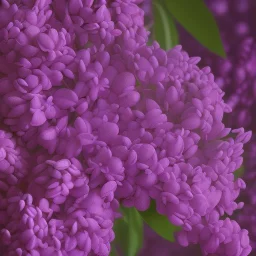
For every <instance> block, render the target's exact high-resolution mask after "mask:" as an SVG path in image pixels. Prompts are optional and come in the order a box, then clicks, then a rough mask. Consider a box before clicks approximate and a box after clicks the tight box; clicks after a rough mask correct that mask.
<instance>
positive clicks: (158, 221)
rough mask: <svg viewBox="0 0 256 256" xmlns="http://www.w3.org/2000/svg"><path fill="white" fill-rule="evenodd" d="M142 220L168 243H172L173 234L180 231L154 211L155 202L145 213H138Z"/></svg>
mask: <svg viewBox="0 0 256 256" xmlns="http://www.w3.org/2000/svg"><path fill="white" fill-rule="evenodd" d="M139 213H140V215H141V217H142V218H143V220H144V221H145V222H146V223H147V224H148V225H149V226H150V227H151V228H152V229H153V230H154V231H155V232H156V233H157V234H158V235H160V236H162V237H163V238H165V239H166V240H168V241H171V242H173V241H174V232H175V231H178V230H180V228H179V227H176V226H174V225H172V224H171V223H170V221H169V220H168V219H167V217H165V216H163V215H160V214H159V213H158V212H157V211H156V205H155V202H153V201H152V202H151V205H150V208H149V209H148V210H147V211H144V212H139Z"/></svg>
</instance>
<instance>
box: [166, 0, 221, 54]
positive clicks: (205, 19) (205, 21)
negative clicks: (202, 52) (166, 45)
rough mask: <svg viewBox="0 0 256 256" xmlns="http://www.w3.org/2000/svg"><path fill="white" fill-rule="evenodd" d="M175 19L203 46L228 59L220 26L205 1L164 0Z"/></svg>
mask: <svg viewBox="0 0 256 256" xmlns="http://www.w3.org/2000/svg"><path fill="white" fill-rule="evenodd" d="M163 1H164V4H165V6H166V7H167V8H168V10H169V11H170V13H171V14H172V15H173V17H174V18H175V19H176V20H177V21H178V22H179V23H180V24H181V25H182V26H183V27H184V28H185V29H186V30H187V31H188V32H189V33H190V34H191V35H192V36H194V37H195V39H197V40H198V41H199V42H200V43H201V44H202V45H203V46H205V47H206V48H208V49H209V50H210V51H212V52H214V53H216V54H217V55H219V56H221V57H226V54H225V51H224V48H223V44H222V41H221V37H220V33H219V29H218V26H217V24H216V22H215V19H214V17H213V15H212V14H211V12H210V11H209V9H208V8H207V7H206V5H205V4H204V1H203V0H189V1H188V0H163Z"/></svg>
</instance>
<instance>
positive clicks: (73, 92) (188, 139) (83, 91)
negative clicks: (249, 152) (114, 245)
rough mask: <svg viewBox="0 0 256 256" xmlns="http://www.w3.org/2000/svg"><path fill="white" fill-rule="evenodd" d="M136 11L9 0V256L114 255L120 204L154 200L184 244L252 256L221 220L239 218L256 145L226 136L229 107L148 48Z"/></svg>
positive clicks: (5, 205)
mask: <svg viewBox="0 0 256 256" xmlns="http://www.w3.org/2000/svg"><path fill="white" fill-rule="evenodd" d="M139 2H141V1H136V2H135V1H129V0H116V1H105V0H98V1H97V0H95V1H93V0H69V1H51V0H36V1H33V0H20V1H15V3H14V4H13V3H12V1H6V0H3V1H2V3H1V6H0V17H1V18H0V117H1V123H3V128H2V130H1V133H0V216H1V218H0V250H1V252H3V254H4V255H7V256H8V255H10V256H11V255H18V256H22V255H31V256H39V255H41V256H44V255H45V256H46V255H47V256H48V255H53V256H54V255H56V256H57V255H58V256H60V255H63V256H72V255H74V256H83V255H85V256H86V255H99V256H106V255H109V253H110V250H111V248H110V243H111V242H112V241H113V240H114V236H115V235H114V232H113V223H114V220H115V219H116V218H118V217H120V214H119V212H118V208H119V204H120V203H121V204H122V205H123V206H125V207H136V208H137V209H138V210H139V211H144V210H147V209H148V207H149V205H150V201H151V200H155V201H156V205H157V211H158V212H159V213H160V214H163V215H166V216H167V217H168V219H169V220H170V222H172V223H173V224H174V225H177V226H181V228H182V230H181V231H180V232H179V233H178V234H177V240H178V241H179V243H180V244H181V245H183V246H187V245H188V244H200V246H201V249H202V252H203V255H220V256H224V255H227V256H233V255H240V256H246V255H248V254H249V253H250V251H251V247H250V245H249V237H248V232H247V231H246V230H243V229H241V228H240V227H239V225H238V224H237V223H236V222H235V221H232V220H230V219H229V218H226V219H224V215H232V214H233V212H234V210H236V209H240V208H242V206H243V203H241V202H240V203H236V202H235V200H236V198H237V197H238V195H239V193H240V190H241V189H244V188H245V183H244V181H243V180H242V179H237V180H235V179H234V175H233V172H234V171H235V170H236V169H238V168H239V167H240V166H241V164H242V157H241V154H242V153H243V145H244V144H245V143H246V142H248V141H249V140H250V137H251V133H250V132H244V129H243V128H240V129H236V130H233V131H232V132H233V134H234V136H233V138H231V137H227V136H228V135H229V134H230V132H231V129H229V128H226V127H225V125H224V124H223V122H222V119H223V114H224V113H227V112H230V111H231V110H230V107H228V105H226V104H225V103H224V101H223V99H222V97H223V95H224V93H223V92H222V91H221V89H220V88H219V87H218V85H217V84H216V83H215V82H214V76H213V74H212V73H211V71H210V68H208V67H206V68H203V69H200V68H199V67H198V66H197V63H198V62H199V60H200V58H190V57H189V56H188V54H187V53H186V52H184V51H183V50H182V49H181V47H180V46H177V47H175V48H173V49H172V50H169V51H164V50H162V49H161V48H160V47H159V45H158V43H157V42H155V43H153V45H151V46H147V41H148V35H149V32H147V31H146V30H145V28H144V22H143V18H144V16H143V11H142V10H141V9H140V8H139V7H138V3H139ZM57 3H58V4H57ZM7 131H8V132H10V131H11V132H12V135H11V134H9V133H8V132H7Z"/></svg>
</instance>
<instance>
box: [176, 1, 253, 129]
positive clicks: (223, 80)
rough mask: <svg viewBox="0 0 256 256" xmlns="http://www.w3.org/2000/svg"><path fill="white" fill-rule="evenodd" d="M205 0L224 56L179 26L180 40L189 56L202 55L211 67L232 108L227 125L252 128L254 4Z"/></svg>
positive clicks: (251, 2) (205, 63)
mask: <svg viewBox="0 0 256 256" xmlns="http://www.w3.org/2000/svg"><path fill="white" fill-rule="evenodd" d="M206 3H207V5H208V7H209V8H210V10H211V11H212V13H213V15H214V16H215V18H216V21H217V23H218V26H219V28H220V32H221V37H222V40H223V43H224V46H225V50H226V53H227V59H222V58H220V57H218V56H216V55H214V54H211V53H209V51H208V50H207V49H205V48H203V47H202V46H200V45H199V44H198V43H197V42H196V41H195V39H193V38H192V37H191V36H190V35H189V34H188V33H186V32H185V31H184V30H183V29H182V28H180V42H181V44H182V45H183V47H184V48H185V49H186V50H187V51H188V53H189V54H190V55H192V56H194V55H195V56H198V55H200V56H201V57H202V65H209V66H210V67H211V68H212V70H213V73H214V75H215V76H216V83H217V84H218V85H219V86H220V87H221V88H222V89H223V90H224V91H225V97H224V99H225V100H226V102H227V103H228V104H229V105H230V106H231V107H232V109H233V112H232V114H231V115H230V116H229V117H228V118H227V122H228V124H229V125H230V126H232V127H240V126H243V127H246V128H249V129H251V130H253V131H255V129H256V121H255V120H254V119H253V113H254V112H253V111H254V109H255V97H256V75H255V68H254V67H255V63H256V36H255V35H256V30H255V10H256V3H255V1H253V0H242V1H241V0H235V1H233V0H217V1H214V0H206Z"/></svg>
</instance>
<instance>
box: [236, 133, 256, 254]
mask: <svg viewBox="0 0 256 256" xmlns="http://www.w3.org/2000/svg"><path fill="white" fill-rule="evenodd" d="M253 141H254V143H250V145H249V147H248V154H247V155H246V157H245V172H244V176H243V179H244V180H245V181H246V184H247V188H246V190H244V191H243V192H242V193H241V195H240V199H241V200H243V201H244V207H243V208H242V209H241V210H240V211H239V212H237V213H236V214H235V218H236V220H237V221H238V223H239V224H240V225H241V226H242V227H243V228H246V229H248V230H249V231H250V241H251V246H252V248H253V251H254V252H255V250H256V229H255V226H254V223H255V207H256V197H255V192H256V187H255V179H256V175H255V167H256V161H255V154H256V144H255V141H256V140H255V138H253Z"/></svg>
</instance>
